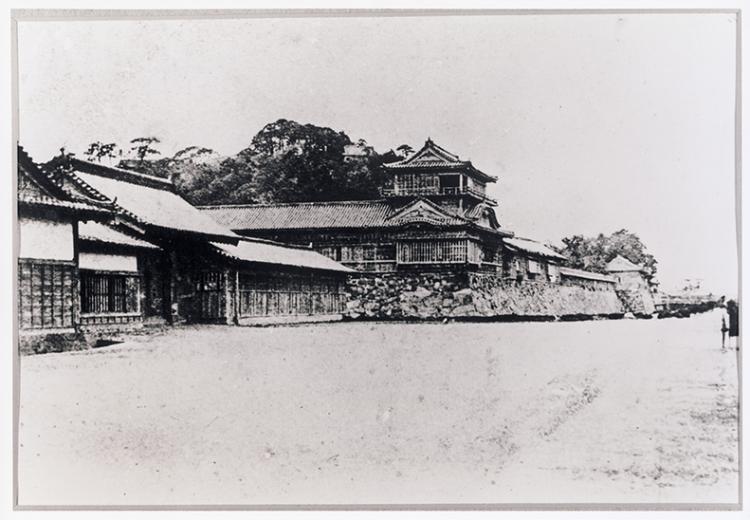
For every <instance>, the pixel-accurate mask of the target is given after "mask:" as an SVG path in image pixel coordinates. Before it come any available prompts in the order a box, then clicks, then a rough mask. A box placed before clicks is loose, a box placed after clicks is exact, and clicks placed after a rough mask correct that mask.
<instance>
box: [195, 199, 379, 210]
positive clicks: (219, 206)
mask: <svg viewBox="0 0 750 520" xmlns="http://www.w3.org/2000/svg"><path fill="white" fill-rule="evenodd" d="M387 201H388V199H384V198H383V199H364V200H319V201H305V202H262V203H258V204H205V205H198V206H195V207H196V208H198V209H223V208H232V209H239V208H262V207H276V206H313V205H316V204H320V205H323V204H367V203H370V204H372V203H376V202H381V203H387Z"/></svg>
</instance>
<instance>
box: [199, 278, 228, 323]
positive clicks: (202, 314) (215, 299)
mask: <svg viewBox="0 0 750 520" xmlns="http://www.w3.org/2000/svg"><path fill="white" fill-rule="evenodd" d="M196 293H197V296H198V317H199V318H200V319H201V320H217V319H224V317H225V316H224V308H223V307H224V306H223V303H224V302H223V298H224V297H223V293H224V273H222V272H220V271H204V272H202V273H200V275H199V276H198V281H197V283H196Z"/></svg>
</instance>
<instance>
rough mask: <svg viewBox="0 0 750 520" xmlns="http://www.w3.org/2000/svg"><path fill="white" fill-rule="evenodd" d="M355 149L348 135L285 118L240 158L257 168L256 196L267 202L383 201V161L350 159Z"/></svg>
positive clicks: (265, 131) (368, 157) (372, 155)
mask: <svg viewBox="0 0 750 520" xmlns="http://www.w3.org/2000/svg"><path fill="white" fill-rule="evenodd" d="M351 144H352V141H351V139H350V138H349V137H348V136H347V135H346V134H345V133H344V132H337V131H335V130H333V129H331V128H326V127H320V126H315V125H311V124H305V125H303V124H300V123H297V122H296V121H289V120H286V119H279V120H278V121H275V122H273V123H270V124H268V125H266V126H265V127H263V129H261V131H260V132H258V133H257V134H256V135H255V137H253V139H252V141H251V143H250V146H249V147H248V148H246V149H245V150H243V151H241V152H240V153H239V154H238V158H241V159H242V160H244V161H245V163H247V164H248V165H249V166H250V167H251V168H252V169H253V171H254V175H253V186H254V191H255V193H256V195H257V198H258V200H260V201H263V202H302V201H323V200H347V199H366V198H373V197H377V196H378V188H379V187H380V181H381V177H382V172H381V171H380V170H381V168H380V166H381V165H382V162H381V161H379V159H378V156H377V154H375V153H374V151H373V152H372V153H366V154H364V155H362V156H361V157H355V158H352V160H348V161H347V160H345V156H344V149H345V147H346V146H347V145H351ZM359 144H360V145H361V146H364V147H367V143H366V142H364V141H360V143H359ZM367 148H369V147H367Z"/></svg>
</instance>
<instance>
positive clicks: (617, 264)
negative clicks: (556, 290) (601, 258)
mask: <svg viewBox="0 0 750 520" xmlns="http://www.w3.org/2000/svg"><path fill="white" fill-rule="evenodd" d="M605 269H606V270H607V272H610V273H624V272H633V271H635V272H640V271H641V270H642V269H643V268H642V267H641V266H639V265H636V264H634V263H633V262H631V261H630V260H628V259H627V258H625V257H624V256H621V255H617V256H616V257H615V258H613V259H612V261H610V262H609V263H608V264H607V266H606V267H605Z"/></svg>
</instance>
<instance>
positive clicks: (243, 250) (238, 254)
mask: <svg viewBox="0 0 750 520" xmlns="http://www.w3.org/2000/svg"><path fill="white" fill-rule="evenodd" d="M213 245H214V246H215V247H216V248H217V249H218V250H219V252H220V253H222V254H223V255H225V256H228V257H230V258H233V259H235V260H240V261H245V262H252V263H262V264H274V265H285V266H289V267H302V268H306V269H319V270H323V271H333V272H339V273H352V272H354V271H353V270H352V269H349V268H348V267H345V266H343V265H341V264H339V263H338V262H336V261H334V260H331V259H330V258H328V257H327V256H324V255H321V254H320V253H318V252H316V251H313V250H312V249H307V248H302V247H294V246H288V245H284V244H279V243H276V242H271V241H269V240H254V239H243V240H240V241H239V243H238V244H237V245H236V246H234V245H228V244H218V243H213Z"/></svg>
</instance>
